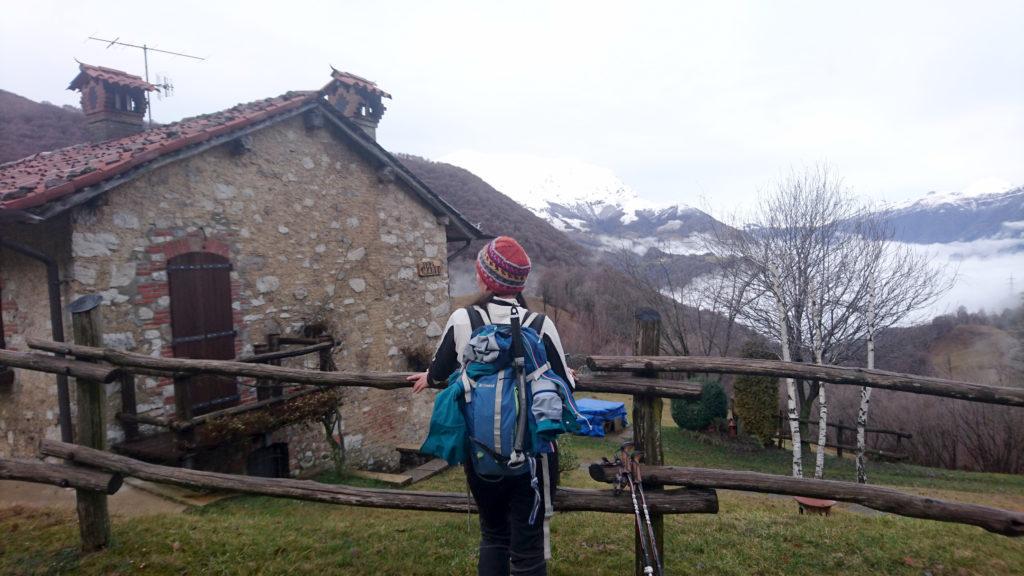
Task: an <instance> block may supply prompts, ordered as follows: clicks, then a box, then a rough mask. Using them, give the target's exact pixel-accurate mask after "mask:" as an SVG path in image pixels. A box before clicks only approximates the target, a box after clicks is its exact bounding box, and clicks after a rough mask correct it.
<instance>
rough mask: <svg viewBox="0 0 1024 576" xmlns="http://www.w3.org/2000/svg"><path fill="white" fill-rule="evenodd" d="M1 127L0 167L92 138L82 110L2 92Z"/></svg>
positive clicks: (0, 99) (0, 107)
mask: <svg viewBox="0 0 1024 576" xmlns="http://www.w3.org/2000/svg"><path fill="white" fill-rule="evenodd" d="M0 126H2V127H3V129H2V130H0V164H2V163H4V162H10V161H11V160H17V159H19V158H24V157H26V156H31V155H32V154H35V153H37V152H43V151H46V150H54V149H56V148H63V147H65V146H71V145H73V144H80V143H82V142H85V141H87V140H88V139H89V137H88V136H87V135H86V133H85V116H83V115H82V113H81V112H80V111H78V110H76V109H74V108H71V107H63V108H61V107H58V106H54V105H53V104H49V103H46V102H33V101H32V100H29V99H28V98H25V97H22V96H18V95H17V94H13V93H11V92H7V91H6V90H0Z"/></svg>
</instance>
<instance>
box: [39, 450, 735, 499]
mask: <svg viewBox="0 0 1024 576" xmlns="http://www.w3.org/2000/svg"><path fill="white" fill-rule="evenodd" d="M39 449H40V452H41V453H42V454H45V455H47V456H56V457H58V458H63V459H65V460H69V461H71V462H74V463H76V464H79V465H83V466H88V467H91V468H98V469H101V470H107V471H110V472H117V473H120V474H123V475H125V476H133V477H135V478H141V479H143V480H149V481H151V482H160V483H164V484H174V485H176V486H185V487H187V488H199V489H215V490H228V491H232V492H244V493H248V494H261V495H265V496H279V497H285V498H296V499H299V500H310V501H316V502H328V503H331V504H344V505H347V506H363V507H370V508H396V509H402V510H430V511H438V512H462V513H465V512H467V511H469V512H475V511H476V506H475V505H474V504H473V501H472V500H471V499H468V498H466V495H465V494H454V493H444V492H414V491H408V490H387V489H370V488H353V487H351V486H344V485H338V484H322V483H320V482H314V481H312V480H293V479H290V478H260V477H255V476H238V475H234V474H221V473H217V472H206V471H202V470H188V469H185V468H173V467H170V466H160V465H158V464H149V463H146V462H141V461H139V460H134V459H132V458H128V457H127V456H120V455H117V454H111V453H109V452H102V451H99V450H93V449H91V448H86V447H83V446H76V445H74V444H67V443H64V442H59V441H56V440H43V441H42V442H41V444H40V448H39ZM647 503H648V505H650V506H651V509H652V510H653V511H657V512H659V513H662V514H694V513H699V514H714V513H716V512H717V511H718V497H717V495H716V494H715V492H714V491H713V490H668V491H657V492H655V491H652V492H651V493H650V494H648V498H647ZM554 506H555V509H556V510H559V511H563V512H569V511H576V512H583V511H586V512H616V513H623V514H632V513H633V504H632V501H631V500H630V498H629V496H628V495H625V494H623V495H619V496H616V495H614V494H613V492H612V491H611V490H583V489H570V488H559V489H558V491H557V492H556V493H555V497H554Z"/></svg>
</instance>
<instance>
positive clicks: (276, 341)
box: [267, 334, 284, 398]
mask: <svg viewBox="0 0 1024 576" xmlns="http://www.w3.org/2000/svg"><path fill="white" fill-rule="evenodd" d="M280 338H281V335H280V334H267V352H277V351H278V350H280V349H281V342H280ZM267 364H270V365H271V366H280V365H281V361H280V360H271V361H270V362H267ZM280 383H281V381H280V380H275V381H274V384H280ZM282 394H284V387H283V386H279V385H278V386H274V387H272V388H271V389H270V396H271V397H274V398H277V397H279V396H281V395H282Z"/></svg>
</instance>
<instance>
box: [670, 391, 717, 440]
mask: <svg viewBox="0 0 1024 576" xmlns="http://www.w3.org/2000/svg"><path fill="white" fill-rule="evenodd" d="M728 409H729V399H728V398H727V397H726V395H725V388H722V385H721V384H719V383H718V382H717V381H705V382H704V386H703V387H701V393H700V399H698V400H689V399H686V398H673V399H672V420H674V421H675V423H676V426H679V427H680V428H682V429H684V430H706V429H707V427H708V426H710V425H711V423H712V422H714V420H715V419H716V418H725V416H726V413H727V411H728Z"/></svg>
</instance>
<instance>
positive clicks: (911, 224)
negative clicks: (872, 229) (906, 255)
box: [884, 187, 1024, 250]
mask: <svg viewBox="0 0 1024 576" xmlns="http://www.w3.org/2000/svg"><path fill="white" fill-rule="evenodd" d="M884 215H885V218H886V220H887V221H888V222H889V224H891V225H892V227H893V231H894V232H895V233H896V238H897V239H898V240H902V241H904V242H913V243H918V244H932V243H946V242H971V241H974V240H981V239H1004V240H1007V239H1018V240H1019V239H1024V187H1021V188H1016V189H1012V190H1007V191H1005V192H998V193H994V194H984V195H967V194H957V193H951V194H939V193H934V192H933V193H930V194H928V195H926V196H925V197H924V198H921V199H920V200H917V201H916V202H913V203H910V204H907V205H904V206H899V207H894V208H891V209H889V210H886V211H885V212H884ZM1011 245H1015V246H1016V248H1015V249H1017V250H1024V245H1021V244H1019V243H1014V244H1011Z"/></svg>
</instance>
